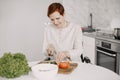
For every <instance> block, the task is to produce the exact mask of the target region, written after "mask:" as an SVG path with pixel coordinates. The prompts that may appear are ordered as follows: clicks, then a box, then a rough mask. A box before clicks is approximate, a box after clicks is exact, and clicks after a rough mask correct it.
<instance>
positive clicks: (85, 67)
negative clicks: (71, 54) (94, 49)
mask: <svg viewBox="0 0 120 80" xmlns="http://www.w3.org/2000/svg"><path fill="white" fill-rule="evenodd" d="M37 63H38V62H37V61H35V62H30V63H29V65H30V66H34V65H36V64H37ZM0 80H37V79H36V78H35V77H34V76H33V75H32V72H30V73H29V74H28V75H24V76H21V77H18V78H15V79H6V78H1V77H0ZM55 80H120V76H119V75H118V74H116V73H114V72H113V71H110V70H108V69H106V68H103V67H100V66H96V65H92V64H86V63H79V64H78V67H77V68H76V69H75V70H74V71H73V72H72V73H71V74H69V75H64V74H58V75H57V76H56V79H55Z"/></svg>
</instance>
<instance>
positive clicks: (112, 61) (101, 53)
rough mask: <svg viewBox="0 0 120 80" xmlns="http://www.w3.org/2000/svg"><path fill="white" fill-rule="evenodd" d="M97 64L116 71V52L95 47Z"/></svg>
mask: <svg viewBox="0 0 120 80" xmlns="http://www.w3.org/2000/svg"><path fill="white" fill-rule="evenodd" d="M96 49H97V50H96V51H97V65H100V66H102V67H105V68H107V69H110V70H112V71H114V72H116V61H117V59H116V56H117V55H116V54H117V53H116V52H113V51H110V50H107V49H104V48H101V47H97V48H96Z"/></svg>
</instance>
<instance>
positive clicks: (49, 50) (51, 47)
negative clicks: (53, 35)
mask: <svg viewBox="0 0 120 80" xmlns="http://www.w3.org/2000/svg"><path fill="white" fill-rule="evenodd" d="M54 52H55V47H54V46H53V45H52V44H49V45H48V48H47V53H48V56H53V55H54Z"/></svg>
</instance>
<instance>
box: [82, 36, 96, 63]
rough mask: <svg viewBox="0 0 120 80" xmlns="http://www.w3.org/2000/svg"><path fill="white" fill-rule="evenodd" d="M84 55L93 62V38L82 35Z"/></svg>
mask: <svg viewBox="0 0 120 80" xmlns="http://www.w3.org/2000/svg"><path fill="white" fill-rule="evenodd" d="M83 48H84V53H83V54H84V56H87V57H89V59H90V60H91V63H92V64H95V63H96V61H95V38H92V37H88V36H83Z"/></svg>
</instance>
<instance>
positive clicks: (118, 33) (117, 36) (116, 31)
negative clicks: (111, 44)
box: [113, 28, 120, 40]
mask: <svg viewBox="0 0 120 80" xmlns="http://www.w3.org/2000/svg"><path fill="white" fill-rule="evenodd" d="M113 34H114V37H115V39H118V40H120V28H114V33H113Z"/></svg>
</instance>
